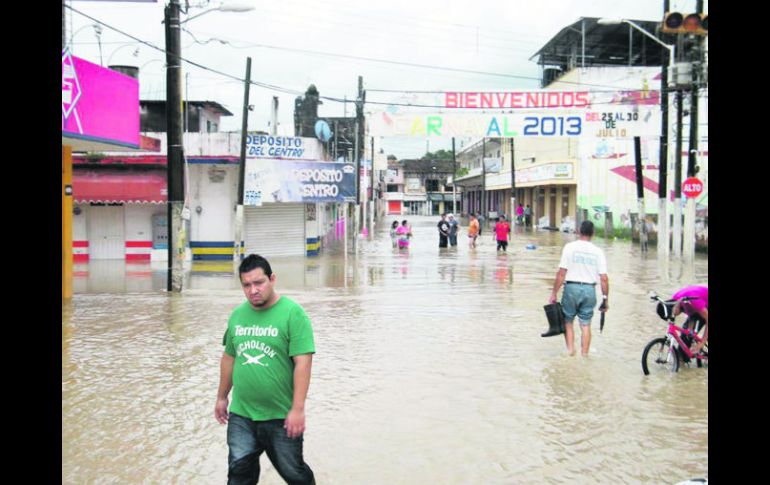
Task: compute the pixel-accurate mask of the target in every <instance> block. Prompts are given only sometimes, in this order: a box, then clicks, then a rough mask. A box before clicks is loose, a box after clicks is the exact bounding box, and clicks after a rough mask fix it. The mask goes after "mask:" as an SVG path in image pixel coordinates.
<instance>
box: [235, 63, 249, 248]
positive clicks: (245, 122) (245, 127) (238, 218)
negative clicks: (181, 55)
mask: <svg viewBox="0 0 770 485" xmlns="http://www.w3.org/2000/svg"><path fill="white" fill-rule="evenodd" d="M250 87H251V57H247V58H246V82H245V83H244V86H243V119H241V157H240V160H239V163H238V206H237V207H236V208H235V241H234V242H233V248H234V249H235V251H234V252H233V261H234V262H236V263H239V262H240V260H241V243H242V242H243V185H244V181H245V178H246V145H247V141H248V135H249V88H250Z"/></svg>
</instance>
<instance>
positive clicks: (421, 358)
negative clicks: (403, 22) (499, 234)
mask: <svg viewBox="0 0 770 485" xmlns="http://www.w3.org/2000/svg"><path fill="white" fill-rule="evenodd" d="M403 218H404V217H399V220H400V219H403ZM394 219H395V217H393V216H389V217H387V218H386V219H384V220H383V221H382V222H381V224H380V227H379V229H378V231H377V234H376V235H375V238H374V240H373V241H363V242H362V243H361V245H360V248H359V251H358V254H357V255H353V254H351V255H349V256H348V257H347V258H344V257H343V256H342V255H341V254H329V253H327V254H324V255H322V256H320V257H318V258H306V259H296V260H286V259H273V258H270V255H268V254H266V255H264V256H266V257H267V258H268V259H269V260H270V262H271V264H272V265H273V270H274V272H275V273H276V275H277V282H276V289H277V291H278V293H279V294H282V295H286V296H289V297H291V298H293V299H295V300H296V301H297V302H298V303H300V304H301V305H303V306H304V307H305V309H306V311H307V313H308V315H309V316H310V318H311V321H312V324H313V328H314V332H315V342H316V350H317V353H316V354H315V356H314V359H313V373H312V379H311V385H310V392H309V395H308V401H307V404H306V416H307V432H306V435H305V460H306V461H307V462H308V464H309V465H310V466H311V467H312V468H313V470H314V473H315V475H316V480H317V482H318V483H319V484H332V483H337V484H431V483H442V484H482V483H483V484H512V483H523V484H529V483H532V484H540V483H548V484H559V483H565V484H566V483H650V484H653V483H654V484H663V483H676V482H678V481H681V480H685V479H688V478H693V477H707V476H708V469H707V468H706V466H707V465H706V464H707V463H708V370H707V369H698V368H687V367H683V368H682V369H681V370H680V372H679V373H677V374H672V375H662V376H661V375H658V376H647V377H645V376H644V375H643V373H642V369H641V364H640V360H641V354H642V350H643V348H644V346H645V344H646V343H647V342H648V341H649V340H650V339H652V338H653V337H657V336H663V334H664V331H665V326H664V322H663V321H662V320H660V319H659V318H658V317H657V315H656V314H655V307H654V304H653V303H651V302H650V301H649V298H648V297H647V294H648V292H649V291H650V290H654V291H656V292H657V293H658V294H659V295H661V296H664V297H666V298H668V297H670V295H671V294H673V293H674V292H675V291H676V290H677V289H679V288H680V287H682V286H685V285H689V284H706V283H708V262H707V259H706V257H705V256H703V255H697V256H696V261H695V264H694V265H682V264H681V263H680V262H676V261H674V260H672V261H670V262H668V263H667V264H662V263H660V262H659V261H658V259H657V256H656V252H655V249H654V247H653V246H651V250H650V253H649V255H642V254H641V253H640V250H639V246H638V245H632V244H631V243H629V242H625V241H607V240H604V239H601V238H596V239H595V241H594V242H595V243H596V244H597V245H599V246H600V247H602V248H603V249H604V250H605V253H606V255H607V264H608V269H609V279H610V300H609V301H610V310H609V312H608V314H607V318H606V324H605V328H604V332H603V333H601V334H600V333H599V318H598V314H597V316H595V318H594V322H593V325H592V329H593V339H592V343H591V353H590V355H589V357H587V358H583V357H580V355H578V356H575V357H570V356H568V355H567V354H566V350H565V345H564V339H563V338H562V337H561V336H559V337H554V338H541V337H540V334H541V333H542V332H545V331H546V329H547V322H546V318H545V314H544V311H543V305H545V304H546V303H548V302H547V300H548V297H549V295H550V290H551V288H552V285H553V281H554V277H555V274H556V270H557V266H558V262H559V257H560V254H561V248H562V247H563V245H564V244H565V243H566V242H570V241H572V240H574V239H575V236H574V235H571V234H564V233H556V232H544V231H540V232H526V233H522V232H520V228H515V231H517V232H516V233H515V234H514V236H513V240H512V242H511V244H510V245H509V247H508V252H507V254H496V251H495V243H494V241H493V237H492V231H491V229H485V230H484V231H483V235H482V237H481V238H480V241H481V244H480V246H479V247H478V248H477V249H475V250H471V249H469V248H468V244H467V237H466V231H465V228H466V227H467V226H465V227H463V229H462V231H461V233H460V236H459V237H458V242H459V245H458V247H457V248H452V249H441V250H439V248H438V234H437V230H436V227H435V226H436V223H437V221H438V218H436V217H415V216H411V217H409V216H407V219H408V220H409V221H410V223H411V224H412V226H413V233H414V239H413V240H412V245H411V248H410V249H409V250H408V252H399V251H398V250H397V249H393V248H392V247H391V241H390V238H389V236H388V233H387V227H386V226H388V225H389V223H390V222H392V220H394ZM530 244H534V245H535V246H536V249H534V250H530V249H527V245H530ZM228 265H229V264H228V263H226V264H224V265H221V264H220V265H211V266H208V267H206V266H194V267H193V271H192V272H191V274H189V275H188V276H187V279H186V283H185V290H184V292H183V293H182V294H181V295H168V294H166V293H165V291H164V290H165V285H166V275H165V271H164V270H165V263H163V264H162V266H159V267H156V266H154V265H153V266H152V267H150V266H149V265H144V266H141V265H133V266H132V265H126V264H125V263H124V262H123V261H93V262H91V263H90V264H89V265H87V266H83V267H79V268H78V267H76V270H77V272H76V275H75V291H76V294H75V297H74V298H73V299H72V302H71V303H68V304H66V306H65V307H64V320H63V322H62V335H63V337H62V421H63V423H62V462H63V463H62V477H63V483H66V484H83V483H99V484H105V483H121V484H123V483H185V484H187V483H190V484H216V483H225V482H226V476H227V444H226V439H225V434H226V433H225V429H226V428H225V427H224V426H220V425H219V424H218V423H217V422H216V421H215V420H214V417H213V411H214V404H215V398H216V389H217V385H218V380H219V358H220V356H221V354H222V346H221V341H222V334H223V332H224V330H225V327H226V322H227V318H228V316H229V314H230V312H231V310H232V309H233V308H234V307H235V306H237V305H238V304H240V303H242V302H243V301H244V296H243V293H242V291H241V289H240V286H239V283H238V280H237V277H236V276H234V275H233V274H232V273H228V272H227V268H228ZM229 267H230V268H231V267H232V266H231V265H229ZM578 341H579V338H576V343H577V342H578ZM578 354H579V352H578ZM261 463H262V469H263V473H262V479H261V481H260V483H264V484H280V483H284V482H283V480H281V478H280V477H279V476H278V475H277V473H275V471H274V470H273V468H272V465H270V463H269V461H268V460H267V457H266V456H263V457H262V461H261Z"/></svg>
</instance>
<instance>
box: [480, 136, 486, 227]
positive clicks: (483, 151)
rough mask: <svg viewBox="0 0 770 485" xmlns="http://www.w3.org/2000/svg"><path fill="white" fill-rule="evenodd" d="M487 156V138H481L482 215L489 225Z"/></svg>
mask: <svg viewBox="0 0 770 485" xmlns="http://www.w3.org/2000/svg"><path fill="white" fill-rule="evenodd" d="M485 158H487V139H486V137H484V138H482V139H481V215H482V216H483V217H484V225H485V226H486V225H487V216H486V212H487V166H486V164H485V163H484V159H485Z"/></svg>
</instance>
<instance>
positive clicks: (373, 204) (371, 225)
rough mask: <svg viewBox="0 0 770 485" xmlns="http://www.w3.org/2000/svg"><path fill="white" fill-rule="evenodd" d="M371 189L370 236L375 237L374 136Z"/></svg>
mask: <svg viewBox="0 0 770 485" xmlns="http://www.w3.org/2000/svg"><path fill="white" fill-rule="evenodd" d="M370 176H371V183H370V185H371V191H372V196H371V200H372V207H371V209H372V210H371V211H370V212H369V238H370V239H374V213H375V212H376V211H377V201H376V200H375V198H374V137H372V166H371V172H370Z"/></svg>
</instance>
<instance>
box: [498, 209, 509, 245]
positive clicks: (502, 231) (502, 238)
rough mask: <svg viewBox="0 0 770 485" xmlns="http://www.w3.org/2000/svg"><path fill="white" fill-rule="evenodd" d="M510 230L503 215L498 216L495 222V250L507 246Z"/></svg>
mask: <svg viewBox="0 0 770 485" xmlns="http://www.w3.org/2000/svg"><path fill="white" fill-rule="evenodd" d="M510 232H511V225H510V224H508V221H506V220H505V216H500V219H498V220H497V223H496V224H495V237H496V238H497V250H498V251H500V248H502V249H503V251H505V250H506V248H507V247H508V234H510Z"/></svg>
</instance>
